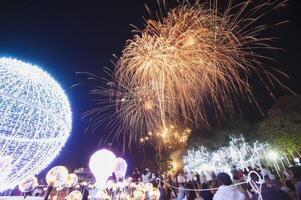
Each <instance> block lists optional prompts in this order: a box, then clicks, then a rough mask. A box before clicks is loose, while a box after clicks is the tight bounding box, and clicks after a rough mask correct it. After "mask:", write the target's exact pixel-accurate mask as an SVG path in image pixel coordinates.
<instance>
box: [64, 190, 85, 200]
mask: <svg viewBox="0 0 301 200" xmlns="http://www.w3.org/2000/svg"><path fill="white" fill-rule="evenodd" d="M82 198H83V195H82V193H81V192H80V191H78V190H74V191H72V192H71V193H70V194H69V195H68V197H67V198H66V199H67V200H82Z"/></svg>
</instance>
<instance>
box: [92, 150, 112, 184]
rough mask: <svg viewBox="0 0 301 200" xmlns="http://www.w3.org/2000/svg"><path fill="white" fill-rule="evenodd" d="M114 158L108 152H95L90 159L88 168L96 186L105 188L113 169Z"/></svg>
mask: <svg viewBox="0 0 301 200" xmlns="http://www.w3.org/2000/svg"><path fill="white" fill-rule="evenodd" d="M115 161H116V156H115V155H114V154H113V153H112V152H111V151H109V150H106V149H101V150H99V151H96V152H95V153H94V154H93V155H92V156H91V158H90V162H89V168H90V170H91V172H92V173H93V175H94V177H95V179H96V185H97V186H98V187H100V188H105V186H106V182H107V180H108V178H109V177H110V176H111V175H112V173H113V171H114V168H115Z"/></svg>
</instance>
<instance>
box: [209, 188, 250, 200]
mask: <svg viewBox="0 0 301 200" xmlns="http://www.w3.org/2000/svg"><path fill="white" fill-rule="evenodd" d="M234 199H235V200H244V199H245V195H244V194H243V193H242V192H240V191H239V190H238V189H237V188H236V187H235V186H224V185H222V186H220V187H219V188H218V190H217V192H216V193H215V195H214V197H213V200H234Z"/></svg>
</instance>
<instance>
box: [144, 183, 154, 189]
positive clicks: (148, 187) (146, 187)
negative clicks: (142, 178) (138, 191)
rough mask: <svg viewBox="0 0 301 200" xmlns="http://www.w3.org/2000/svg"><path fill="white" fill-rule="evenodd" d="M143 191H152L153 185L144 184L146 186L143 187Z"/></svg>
mask: <svg viewBox="0 0 301 200" xmlns="http://www.w3.org/2000/svg"><path fill="white" fill-rule="evenodd" d="M144 189H145V191H151V190H152V189H153V184H151V183H146V184H145V185H144Z"/></svg>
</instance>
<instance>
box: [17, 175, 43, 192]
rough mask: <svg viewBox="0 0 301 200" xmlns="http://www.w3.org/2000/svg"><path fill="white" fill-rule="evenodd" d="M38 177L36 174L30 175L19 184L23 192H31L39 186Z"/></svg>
mask: <svg viewBox="0 0 301 200" xmlns="http://www.w3.org/2000/svg"><path fill="white" fill-rule="evenodd" d="M38 185H39V184H38V179H37V178H36V177H35V176H32V177H29V178H27V179H26V180H24V181H23V182H22V183H21V184H19V190H20V191H21V192H31V191H33V190H34V189H35V188H36V187H37V186H38Z"/></svg>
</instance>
